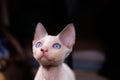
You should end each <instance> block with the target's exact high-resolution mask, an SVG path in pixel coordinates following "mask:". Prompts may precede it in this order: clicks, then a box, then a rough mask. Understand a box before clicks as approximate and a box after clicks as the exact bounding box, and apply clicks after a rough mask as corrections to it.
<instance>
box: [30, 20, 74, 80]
mask: <svg viewBox="0 0 120 80" xmlns="http://www.w3.org/2000/svg"><path fill="white" fill-rule="evenodd" d="M32 44H33V47H32V50H33V56H34V58H35V59H36V61H38V63H39V64H40V67H39V68H38V71H37V73H36V74H35V78H34V80H75V74H74V72H73V71H72V69H70V67H69V66H68V65H67V64H66V63H64V60H65V59H66V58H67V57H68V56H69V54H70V52H71V51H72V48H73V46H74V44H75V27H74V25H73V23H70V24H68V25H67V26H66V27H65V28H64V29H63V30H62V31H61V32H60V33H59V34H58V35H56V36H52V35H48V33H47V31H46V29H45V28H44V26H43V25H42V23H40V22H39V23H38V24H37V26H36V29H35V33H34V38H33V42H32Z"/></svg>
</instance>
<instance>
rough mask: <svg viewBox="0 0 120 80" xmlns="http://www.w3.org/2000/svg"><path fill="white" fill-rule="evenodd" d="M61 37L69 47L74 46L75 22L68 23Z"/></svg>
mask: <svg viewBox="0 0 120 80" xmlns="http://www.w3.org/2000/svg"><path fill="white" fill-rule="evenodd" d="M59 39H60V41H61V42H62V43H63V45H65V46H66V47H67V48H72V46H73V45H74V43H75V28H74V25H73V24H68V25H67V26H66V27H65V28H64V29H63V31H61V33H59Z"/></svg>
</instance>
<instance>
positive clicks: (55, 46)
mask: <svg viewBox="0 0 120 80" xmlns="http://www.w3.org/2000/svg"><path fill="white" fill-rule="evenodd" d="M53 48H55V49H60V48H61V45H60V44H59V43H55V44H53Z"/></svg>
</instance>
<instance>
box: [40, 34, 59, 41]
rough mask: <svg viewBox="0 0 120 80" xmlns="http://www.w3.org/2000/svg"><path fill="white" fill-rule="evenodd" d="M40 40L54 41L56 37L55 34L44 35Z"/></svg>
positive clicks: (56, 39)
mask: <svg viewBox="0 0 120 80" xmlns="http://www.w3.org/2000/svg"><path fill="white" fill-rule="evenodd" d="M42 40H44V41H45V42H56V41H58V37H57V36H51V35H48V36H45V37H44V38H43V39H42Z"/></svg>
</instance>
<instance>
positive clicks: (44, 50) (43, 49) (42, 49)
mask: <svg viewBox="0 0 120 80" xmlns="http://www.w3.org/2000/svg"><path fill="white" fill-rule="evenodd" d="M40 50H41V51H42V52H48V49H45V48H41V49H40Z"/></svg>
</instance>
